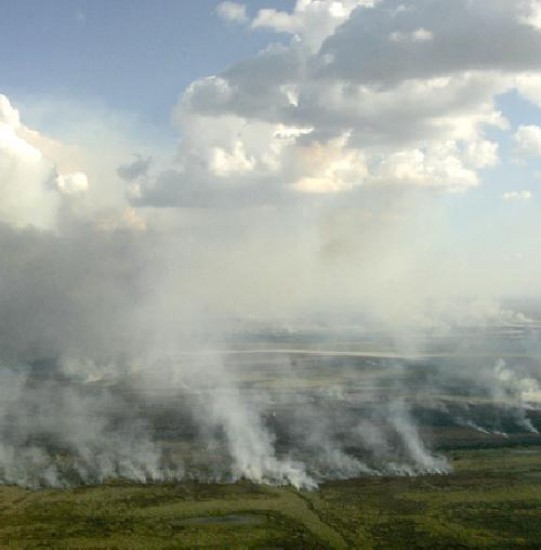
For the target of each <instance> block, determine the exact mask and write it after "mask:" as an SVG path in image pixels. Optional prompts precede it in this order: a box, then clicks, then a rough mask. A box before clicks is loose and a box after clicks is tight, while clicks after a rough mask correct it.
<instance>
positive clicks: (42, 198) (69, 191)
mask: <svg viewBox="0 0 541 550" xmlns="http://www.w3.org/2000/svg"><path fill="white" fill-rule="evenodd" d="M40 145H44V149H47V148H48V145H49V143H48V141H47V139H46V138H44V137H42V136H40V134H39V133H38V132H36V131H33V130H31V129H30V128H28V127H26V126H24V125H23V124H22V123H21V120H20V116H19V112H18V110H17V109H15V108H14V107H13V106H12V105H11V103H10V101H9V99H8V98H7V97H6V96H5V95H0V192H1V194H2V201H1V203H0V221H2V222H5V223H8V224H11V225H14V226H16V227H24V226H27V225H33V226H35V227H40V228H49V229H50V228H53V227H54V226H55V225H56V223H57V215H58V213H59V209H60V208H61V206H62V204H63V196H67V195H77V194H80V193H84V192H85V191H87V189H88V180H87V177H86V175H85V174H83V173H81V172H74V173H67V174H60V173H58V171H57V170H56V167H55V164H54V162H53V159H50V158H48V157H47V156H46V155H44V153H43V152H42V150H41V149H40V148H39V146H40Z"/></svg>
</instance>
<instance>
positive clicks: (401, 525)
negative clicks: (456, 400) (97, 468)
mask: <svg viewBox="0 0 541 550" xmlns="http://www.w3.org/2000/svg"><path fill="white" fill-rule="evenodd" d="M448 456H449V457H450V458H451V460H452V464H453V467H454V473H453V474H451V475H445V476H420V477H415V478H407V477H403V478H397V477H380V478H361V479H353V480H347V481H336V482H329V483H325V484H323V485H322V486H321V487H320V488H319V490H316V491H297V490H295V489H293V488H291V487H268V486H258V485H253V484H250V483H243V482H240V483H236V484H232V485H227V484H224V485H217V484H214V485H213V484H197V483H181V484H174V485H173V484H161V485H145V486H142V485H136V484H131V483H123V482H115V483H111V484H108V485H102V486H97V487H85V488H78V489H69V490H58V489H55V490H51V489H47V490H40V491H30V490H25V489H21V488H16V487H1V488H0V545H1V547H3V548H130V549H131V548H150V549H152V548H430V549H434V548H501V549H503V548H540V547H541V520H540V518H541V448H539V447H516V448H503V449H484V450H463V451H453V452H449V453H448Z"/></svg>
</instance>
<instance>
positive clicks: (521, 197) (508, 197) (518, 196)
mask: <svg viewBox="0 0 541 550" xmlns="http://www.w3.org/2000/svg"><path fill="white" fill-rule="evenodd" d="M531 198H532V193H531V191H509V192H508V193H504V194H503V195H502V199H503V200H504V201H528V200H530V199H531Z"/></svg>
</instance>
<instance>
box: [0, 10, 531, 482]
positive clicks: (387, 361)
mask: <svg viewBox="0 0 541 550" xmlns="http://www.w3.org/2000/svg"><path fill="white" fill-rule="evenodd" d="M416 4H418V6H417V7H418V9H408V8H405V7H404V6H403V5H402V3H400V2H397V1H395V0H381V1H380V2H377V1H374V2H370V1H367V0H343V1H342V2H330V1H327V0H321V1H320V2H315V1H310V0H306V1H304V0H303V1H299V2H297V4H296V6H295V7H294V8H293V9H292V12H291V13H287V14H284V13H279V12H276V11H274V10H264V11H263V12H261V13H260V14H258V15H257V16H256V17H255V18H254V19H253V20H252V21H251V23H250V22H249V18H248V15H247V13H246V10H244V9H242V6H241V7H240V8H239V9H240V11H238V12H237V13H242V17H240V18H239V17H236V18H234V19H235V21H237V23H239V24H250V25H251V27H252V28H253V29H257V28H267V29H268V30H270V31H276V32H278V33H289V34H291V35H292V39H291V41H289V42H287V43H281V44H279V45H276V44H275V45H271V46H269V48H267V49H265V50H264V51H263V52H262V53H261V54H260V55H259V56H258V57H254V58H253V59H250V60H247V61H246V62H244V63H239V64H237V65H234V66H233V67H231V68H230V69H228V70H227V71H224V72H223V73H222V74H220V75H215V76H212V77H208V78H203V79H200V80H197V81H196V82H194V83H193V84H192V85H190V86H189V87H188V88H187V90H186V91H185V92H184V93H183V94H182V96H181V98H180V100H179V102H178V104H177V106H176V108H175V110H174V113H173V118H174V120H175V123H176V124H177V125H178V126H179V127H180V130H181V132H182V139H183V141H182V144H181V146H180V148H179V150H178V151H177V154H176V155H175V160H173V161H164V160H163V159H157V160H156V159H154V158H153V157H152V156H149V154H144V155H137V156H136V159H135V161H132V162H131V163H130V162H128V163H126V162H125V160H126V158H129V155H131V154H132V151H131V150H130V151H129V154H126V151H125V150H124V149H122V148H121V149H122V150H120V151H118V154H115V153H116V152H117V150H116V149H115V147H116V145H115V143H116V142H117V141H122V140H120V139H118V140H117V139H115V137H116V136H115V135H113V137H112V138H111V136H108V139H109V141H107V139H104V142H105V145H103V144H99V143H95V142H97V141H100V140H101V138H102V137H104V136H106V134H107V132H101V133H98V134H99V135H98V138H95V139H94V142H93V143H92V145H93V147H94V149H95V151H97V152H93V153H92V152H91V153H81V151H78V150H77V148H75V149H69V148H67V149H66V148H65V147H64V146H62V144H60V143H56V142H54V141H53V140H50V139H48V138H46V137H45V136H42V135H41V134H39V133H38V132H36V131H34V130H31V129H29V128H27V127H26V126H24V124H23V123H22V122H21V120H20V117H19V113H18V111H17V110H16V109H15V108H14V107H13V106H12V105H11V103H10V101H9V100H8V99H7V97H5V96H2V95H0V482H2V483H15V484H20V485H24V486H29V487H39V486H49V485H52V486H68V485H73V484H91V483H101V482H104V481H106V480H109V479H113V478H125V479H130V480H134V481H137V482H147V481H148V482H150V481H167V480H181V479H197V480H214V481H233V480H238V479H248V480H251V481H254V482H257V483H275V484H288V483H289V484H292V485H294V486H296V487H305V488H314V487H316V486H317V485H318V483H320V482H322V481H323V480H326V479H337V478H348V477H354V476H360V475H389V474H393V475H416V474H427V473H430V474H435V473H445V472H448V471H450V469H451V464H450V463H449V461H448V460H447V459H446V458H445V453H444V451H445V449H446V448H448V447H450V446H452V445H457V444H459V445H462V444H464V445H466V444H468V441H472V440H474V439H475V437H476V438H477V439H475V441H482V442H483V443H484V444H498V442H500V443H501V441H502V440H508V441H509V442H518V441H535V442H539V430H540V429H541V417H540V413H539V411H540V407H541V389H540V384H541V375H540V370H539V363H538V358H539V353H540V351H541V350H540V346H539V342H540V334H541V325H540V324H539V321H538V320H539V315H540V311H538V310H536V308H537V307H538V306H537V304H536V303H535V301H534V300H533V298H535V297H538V296H539V290H540V287H539V281H540V280H541V277H539V274H540V273H541V269H540V264H539V259H538V256H539V255H538V254H537V253H536V252H537V247H538V244H537V240H536V238H535V239H534V238H533V237H532V235H537V234H538V233H539V232H538V231H536V227H537V225H533V224H534V223H536V224H538V216H537V214H535V220H536V221H535V222H534V221H532V220H533V217H532V216H531V215H530V216H520V215H519V216H518V217H517V218H513V219H512V220H511V222H510V221H509V219H507V218H506V219H507V222H506V223H507V225H506V223H499V218H498V224H491V223H490V222H491V221H492V222H493V221H494V219H495V218H490V217H489V216H487V217H486V218H483V217H482V216H483V212H484V209H483V208H478V209H477V210H476V211H475V215H472V214H471V212H470V213H469V215H468V212H466V215H464V216H463V217H462V216H461V215H460V216H457V215H456V212H457V211H458V212H460V213H461V214H462V213H463V212H465V211H467V210H468V208H471V204H470V205H469V206H468V204H466V201H465V199H463V197H464V196H465V194H461V193H463V192H465V191H467V190H470V189H472V188H475V187H477V186H479V184H480V183H481V176H480V171H481V170H488V169H489V168H491V167H494V166H496V164H497V163H498V161H499V157H498V144H497V143H495V142H492V141H490V139H489V137H487V136H489V135H491V134H489V133H488V132H486V128H487V127H490V128H491V129H492V133H496V132H505V131H508V130H509V123H508V121H506V120H505V118H504V116H503V114H502V112H500V110H499V108H498V106H497V101H496V99H497V97H499V96H501V95H503V94H506V93H513V94H522V95H523V96H524V97H527V98H528V100H529V101H531V103H532V105H534V104H536V105H537V104H541V103H540V102H539V95H538V90H539V80H538V79H539V76H538V70H539V56H538V55H534V53H533V52H535V51H538V50H539V46H540V44H541V38H540V36H541V35H540V34H539V29H538V26H539V18H538V17H536V13H537V12H536V11H535V10H536V8H535V6H534V5H533V4H534V3H533V2H530V3H528V2H519V3H516V4H517V6H519V4H520V6H519V7H513V6H512V3H509V2H508V3H506V2H502V1H497V2H493V3H491V8H490V9H491V10H492V11H490V12H489V13H487V12H486V8H485V3H482V2H480V1H477V0H476V1H469V2H466V1H462V0H461V1H459V2H456V3H455V4H456V5H455V4H453V6H454V7H450V5H451V4H450V3H446V2H439V0H438V1H435V2H425V1H421V0H419V2H417V3H416ZM439 4H441V5H439ZM439 8H441V9H443V10H444V12H445V14H446V15H447V16H448V17H447V16H446V17H441V14H440V11H439ZM453 10H456V12H455V11H453ZM226 11H227V10H226ZM218 13H219V14H220V13H221V12H220V10H218ZM224 13H226V12H224ZM224 13H221V16H222V17H226V15H224ZM442 13H443V12H442ZM448 21H455V25H451V26H449V23H448ZM457 21H458V22H459V23H460V24H457ZM463 23H464V24H463ZM484 23H486V24H489V23H490V24H494V25H495V29H497V31H498V32H501V33H502V35H503V36H505V37H507V38H506V39H505V40H498V43H497V44H496V43H494V42H493V37H494V36H497V33H490V32H487V33H486V40H485V41H481V42H478V40H479V33H478V28H479V25H483V24H484ZM373 25H375V27H373V28H378V29H382V31H381V32H378V33H374V32H367V30H369V29H371V28H372V26H373ZM385 30H387V31H388V32H384V31H385ZM442 37H443V38H442ZM500 42H501V43H506V44H507V45H508V48H509V51H507V50H506V52H505V54H506V55H505V56H502V55H499V53H501V49H500V48H499V44H500ZM464 44H467V45H468V48H466V49H465V48H464ZM422 48H429V50H423V49H422ZM373 51H378V52H381V56H379V57H381V59H380V61H377V60H376V58H377V57H378V56H373V55H372V54H371V53H370V52H373ZM359 52H361V53H360V54H359ZM453 52H454V55H453ZM464 52H466V53H467V55H465V53H464ZM408 56H409V57H408ZM397 59H398V60H402V61H401V62H399V63H397ZM379 63H381V65H380V64H379ZM408 71H409V72H408ZM536 71H537V72H536ZM254 75H255V76H254ZM532 108H533V107H532ZM64 116H65V115H64ZM95 127H96V126H91V128H93V129H94V128H95ZM90 133H92V132H90ZM536 135H537V133H536V130H535V129H534V130H532V129H531V128H530V129H529V130H528V129H526V130H524V127H523V128H522V130H520V129H519V130H518V131H517V132H516V133H515V134H514V136H511V135H509V136H507V137H508V139H510V140H511V139H514V140H515V142H516V144H517V148H518V149H517V150H519V152H520V154H521V155H523V156H524V155H527V154H531V152H532V151H534V153H535V150H536V149H535V146H536V144H535V143H533V145H532V143H530V142H531V141H532V140H534V141H535V136H536ZM106 137H107V136H106ZM519 138H520V139H519ZM87 139H90V141H92V139H91V138H88V137H87ZM521 140H522V141H521ZM109 145H111V147H109ZM109 149H110V150H109ZM113 157H114V161H112V160H111V158H113ZM131 158H132V159H133V157H131ZM79 164H81V165H83V166H84V170H85V173H82V172H80V171H79V170H80V169H81V167H80V166H79ZM87 175H88V177H87ZM472 192H473V191H472ZM512 193H514V194H517V193H518V194H520V197H522V200H521V201H511V203H513V202H514V204H510V201H504V202H506V203H507V204H506V206H512V207H515V206H518V207H520V206H521V205H520V204H519V203H522V202H527V201H529V200H531V199H532V197H533V195H532V193H530V192H529V191H527V192H524V191H521V192H518V191H513V192H512ZM517 196H518V195H517ZM477 197H478V196H477ZM505 197H506V194H504V195H503V198H505ZM489 198H490V197H489ZM477 200H479V198H477ZM491 204H492V203H491ZM498 204H499V203H498ZM500 206H501V205H500ZM492 207H493V209H494V210H497V208H496V207H494V204H492ZM482 211H483V212H482ZM463 218H464V219H463ZM478 218H479V219H478ZM518 218H520V220H519V221H520V224H519V225H518V226H517V225H513V223H512V222H513V221H516V220H517V219H518ZM466 220H467V221H466ZM504 222H505V220H504ZM510 226H511V227H512V231H511V230H509V227H510ZM517 243H518V244H517ZM502 250H503V252H502ZM517 251H518V252H517ZM534 252H535V254H534ZM524 257H527V260H524ZM507 295H511V296H513V297H517V296H518V297H521V296H522V295H526V298H527V299H528V300H529V303H528V308H527V309H528V311H527V312H526V313H521V311H522V310H521V307H514V306H513V307H511V306H509V307H507V306H505V307H503V306H502V305H501V304H502V303H503V301H502V298H504V297H505V296H507ZM449 434H450V435H449ZM474 436H475V437H474ZM479 438H481V439H479ZM483 438H484V439H483Z"/></svg>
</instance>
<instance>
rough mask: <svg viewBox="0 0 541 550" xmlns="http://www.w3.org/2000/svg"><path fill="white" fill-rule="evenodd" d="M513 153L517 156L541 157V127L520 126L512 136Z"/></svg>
mask: <svg viewBox="0 0 541 550" xmlns="http://www.w3.org/2000/svg"><path fill="white" fill-rule="evenodd" d="M513 139H514V142H515V154H516V155H517V156H519V157H541V127H540V126H534V125H530V126H520V128H519V129H518V130H517V131H516V133H515V135H514V136H513Z"/></svg>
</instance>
